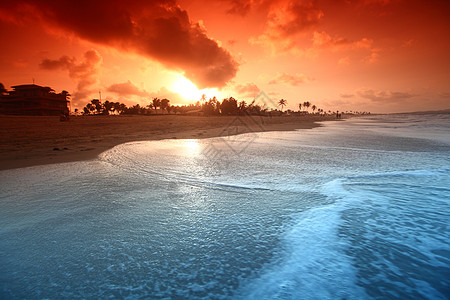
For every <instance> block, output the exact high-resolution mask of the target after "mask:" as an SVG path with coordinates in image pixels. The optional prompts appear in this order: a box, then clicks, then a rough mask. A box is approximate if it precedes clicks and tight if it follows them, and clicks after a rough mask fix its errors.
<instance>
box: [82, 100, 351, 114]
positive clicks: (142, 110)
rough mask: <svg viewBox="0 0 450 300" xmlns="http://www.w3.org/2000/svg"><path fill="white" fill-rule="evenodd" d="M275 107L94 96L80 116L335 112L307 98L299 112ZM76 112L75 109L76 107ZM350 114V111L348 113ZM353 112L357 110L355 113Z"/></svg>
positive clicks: (229, 101)
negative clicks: (137, 101)
mask: <svg viewBox="0 0 450 300" xmlns="http://www.w3.org/2000/svg"><path fill="white" fill-rule="evenodd" d="M277 105H278V106H279V107H280V109H278V108H273V107H272V108H269V107H267V106H266V104H262V105H261V104H259V103H255V100H253V101H252V102H251V103H247V102H246V101H238V100H237V99H235V98H233V97H229V98H225V99H223V100H222V101H219V100H218V99H217V98H216V97H213V98H210V99H209V100H207V99H206V97H205V96H203V97H202V98H201V100H200V101H198V102H197V103H195V104H189V105H171V104H170V100H169V99H166V98H164V99H159V98H153V99H152V100H151V101H150V102H149V104H147V105H145V106H142V105H140V104H135V105H133V106H130V107H128V106H127V105H125V104H124V103H120V102H112V101H109V100H106V101H104V102H101V101H100V100H99V99H93V100H91V102H89V103H88V104H87V105H86V106H85V107H84V108H83V111H82V112H81V113H82V114H83V115H111V114H115V115H155V114H156V115H157V114H191V113H198V114H202V115H208V116H210V115H243V114H247V115H283V114H309V113H310V112H309V108H311V110H312V113H313V114H320V115H325V114H335V113H336V112H332V111H330V110H329V111H328V112H326V111H324V110H323V109H321V108H318V107H317V106H316V105H314V104H311V103H310V102H309V101H305V102H303V103H299V104H298V108H299V110H298V111H293V110H290V109H288V110H286V111H283V109H284V107H285V106H286V105H287V100H285V99H280V100H279V101H278V102H277ZM75 112H76V113H78V110H75ZM350 113H353V112H350ZM355 113H356V112H355Z"/></svg>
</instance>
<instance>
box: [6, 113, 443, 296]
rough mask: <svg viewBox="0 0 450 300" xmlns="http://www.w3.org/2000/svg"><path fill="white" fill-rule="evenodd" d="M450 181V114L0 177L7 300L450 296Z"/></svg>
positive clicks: (204, 143) (133, 148)
mask: <svg viewBox="0 0 450 300" xmlns="http://www.w3.org/2000/svg"><path fill="white" fill-rule="evenodd" d="M233 124H240V126H245V122H242V121H240V123H239V122H235V123H233ZM231 131H233V128H230V132H231ZM449 175H450V114H433V115H427V114H422V115H420V114H416V115H412V114H410V115H408V114H404V115H378V116H367V117H364V118H352V119H348V120H345V121H335V122H324V123H323V124H322V126H321V127H317V128H314V129H309V130H297V131H286V132H260V133H248V134H243V135H237V136H228V137H220V138H211V139H198V140H164V141H149V142H134V143H127V144H122V145H119V146H117V147H115V148H113V149H111V150H109V151H106V152H104V153H102V154H101V155H100V156H99V158H98V159H96V160H92V161H84V162H73V163H65V164H55V165H46V166H36V167H30V168H23V169H15V170H6V171H1V172H0V298H1V299H76V298H82V299H108V298H115V299H117V298H123V299H449V298H450V228H449V227H450V176H449Z"/></svg>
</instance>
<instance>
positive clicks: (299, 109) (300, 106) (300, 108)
mask: <svg viewBox="0 0 450 300" xmlns="http://www.w3.org/2000/svg"><path fill="white" fill-rule="evenodd" d="M298 111H302V104H301V103H299V104H298Z"/></svg>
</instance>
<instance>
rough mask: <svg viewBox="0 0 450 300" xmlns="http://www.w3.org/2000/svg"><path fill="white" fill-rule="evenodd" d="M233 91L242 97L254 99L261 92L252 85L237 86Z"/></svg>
mask: <svg viewBox="0 0 450 300" xmlns="http://www.w3.org/2000/svg"><path fill="white" fill-rule="evenodd" d="M234 90H235V91H236V92H237V93H238V94H239V95H241V96H242V97H256V96H257V95H258V94H259V92H260V91H261V89H260V88H258V86H257V85H256V84H254V83H246V84H238V85H236V86H235V87H234Z"/></svg>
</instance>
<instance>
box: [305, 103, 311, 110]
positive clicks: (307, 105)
mask: <svg viewBox="0 0 450 300" xmlns="http://www.w3.org/2000/svg"><path fill="white" fill-rule="evenodd" d="M310 106H311V103H310V102H309V101H305V102H303V107H305V108H306V111H308V108H309V107H310Z"/></svg>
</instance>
